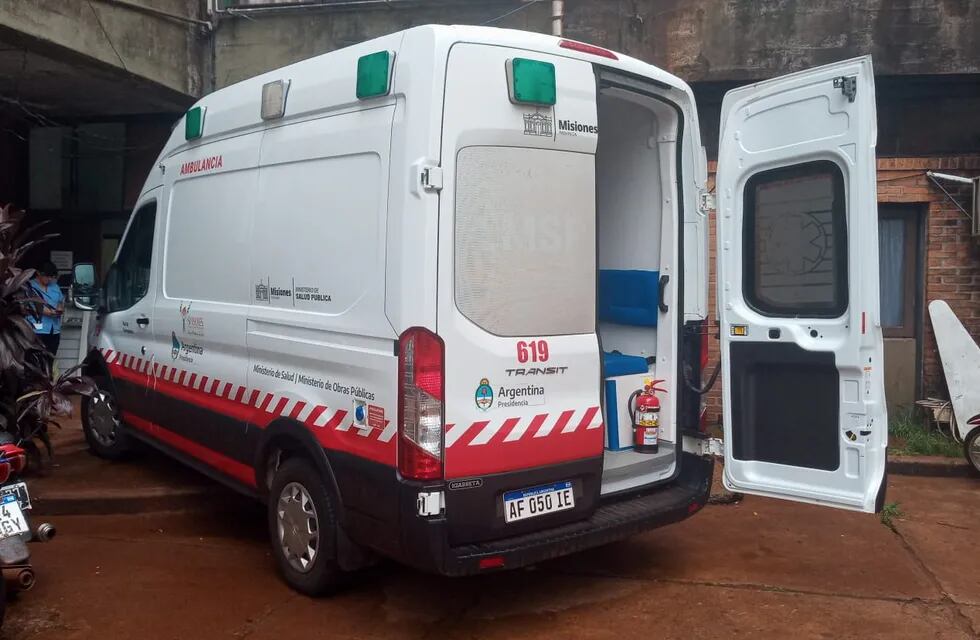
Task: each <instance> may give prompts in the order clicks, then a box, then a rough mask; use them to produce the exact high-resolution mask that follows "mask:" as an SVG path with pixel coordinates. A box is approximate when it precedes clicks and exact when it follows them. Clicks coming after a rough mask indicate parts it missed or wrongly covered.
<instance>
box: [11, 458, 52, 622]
mask: <svg viewBox="0 0 980 640" xmlns="http://www.w3.org/2000/svg"><path fill="white" fill-rule="evenodd" d="M26 466H27V453H26V452H25V451H24V450H23V449H21V448H20V447H18V446H17V445H15V444H13V443H8V444H0V573H2V577H3V579H2V580H0V627H2V626H3V619H4V614H5V613H6V607H7V599H8V597H10V596H13V595H15V594H16V593H18V592H21V591H28V590H29V589H30V588H31V587H33V586H34V568H33V567H32V566H31V553H30V551H29V550H28V548H27V543H28V542H47V541H48V540H50V539H51V538H53V537H54V535H55V528H54V526H53V525H51V524H48V523H46V522H45V523H42V524H39V525H38V526H37V527H32V526H31V523H30V519H29V518H28V514H29V513H30V511H31V497H30V493H29V492H28V490H27V483H26V482H23V481H21V480H20V474H21V472H23V470H24V467H26Z"/></svg>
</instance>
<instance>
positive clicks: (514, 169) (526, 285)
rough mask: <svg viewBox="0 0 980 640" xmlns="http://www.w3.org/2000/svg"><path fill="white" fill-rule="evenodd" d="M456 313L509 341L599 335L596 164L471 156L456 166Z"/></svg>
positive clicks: (577, 156)
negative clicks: (594, 332)
mask: <svg viewBox="0 0 980 640" xmlns="http://www.w3.org/2000/svg"><path fill="white" fill-rule="evenodd" d="M455 243H456V246H455V280H456V291H455V297H456V305H457V307H458V308H459V310H460V311H461V312H462V313H463V315H465V316H466V317H467V318H469V319H470V320H471V321H473V322H474V323H475V324H477V325H478V326H480V327H482V328H483V329H485V330H486V331H489V332H490V333H493V334H496V335H500V336H540V335H564V334H576V333H591V332H593V331H594V330H595V272H596V266H595V255H596V244H595V158H594V156H592V155H590V154H582V153H571V152H567V151H552V150H545V149H522V148H514V147H467V148H465V149H462V150H461V151H460V152H459V154H458V156H457V160H456V221H455Z"/></svg>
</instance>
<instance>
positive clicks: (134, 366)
mask: <svg viewBox="0 0 980 640" xmlns="http://www.w3.org/2000/svg"><path fill="white" fill-rule="evenodd" d="M100 350H101V351H102V354H103V357H104V358H105V361H106V363H108V364H110V365H115V366H117V367H122V368H124V369H128V370H131V371H134V372H136V373H145V374H149V375H152V376H155V377H156V379H157V381H163V382H169V383H172V384H176V385H179V386H181V387H185V388H186V389H189V390H193V391H195V392H197V393H198V394H204V395H205V396H208V397H209V398H214V399H221V400H225V401H232V402H237V403H241V404H243V405H246V406H249V407H252V408H254V409H257V410H259V411H261V412H263V413H264V414H267V415H266V420H265V423H266V424H268V422H270V421H271V420H272V419H273V418H276V417H288V418H292V419H294V420H298V421H299V422H302V423H303V424H306V425H307V426H309V427H314V428H316V429H331V430H334V431H336V432H338V433H350V434H351V435H355V436H358V437H361V438H365V439H373V440H377V441H378V442H382V443H387V442H390V441H391V440H392V438H394V436H395V432H396V430H397V427H396V425H395V424H393V423H392V422H391V421H386V422H385V428H384V429H376V428H373V427H369V426H366V425H364V426H361V425H355V424H354V421H353V420H345V418H346V417H347V415H348V411H346V410H344V409H330V408H328V407H327V406H326V405H323V404H314V403H308V402H306V401H305V400H300V399H298V398H295V397H292V396H288V395H285V394H278V393H269V392H266V391H263V390H262V389H256V388H251V389H249V388H246V387H245V386H242V385H238V384H234V383H232V382H225V381H222V380H220V379H218V378H213V377H210V376H205V375H199V374H197V373H192V372H189V371H186V370H184V369H181V368H179V367H174V366H170V365H161V364H159V363H157V362H152V363H151V361H150V360H148V359H144V358H137V357H136V356H133V355H129V354H125V353H120V352H118V351H114V350H112V349H100ZM263 426H264V425H263Z"/></svg>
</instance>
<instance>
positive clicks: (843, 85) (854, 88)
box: [834, 76, 858, 102]
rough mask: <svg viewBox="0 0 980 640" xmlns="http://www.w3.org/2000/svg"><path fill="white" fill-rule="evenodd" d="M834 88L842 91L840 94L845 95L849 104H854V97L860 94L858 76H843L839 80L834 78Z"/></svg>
mask: <svg viewBox="0 0 980 640" xmlns="http://www.w3.org/2000/svg"><path fill="white" fill-rule="evenodd" d="M834 88H835V89H840V92H841V93H842V94H844V97H846V98H847V101H848V102H854V97H855V96H856V95H857V92H858V80H857V76H841V77H839V78H834Z"/></svg>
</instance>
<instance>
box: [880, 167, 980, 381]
mask: <svg viewBox="0 0 980 640" xmlns="http://www.w3.org/2000/svg"><path fill="white" fill-rule="evenodd" d="M929 170H932V171H941V172H943V173H951V174H956V175H964V176H971V177H972V176H976V175H978V174H980V155H970V156H954V157H925V158H882V159H879V160H878V201H879V202H901V203H917V204H921V205H923V207H925V208H926V211H927V213H926V220H925V225H926V229H925V233H926V237H925V264H924V274H923V276H924V280H925V305H924V306H928V304H929V303H930V302H931V301H933V300H945V301H946V302H948V303H949V306H950V307H951V308H952V309H953V311H954V312H955V313H956V315H957V316H959V319H960V321H961V322H962V323H963V325H964V326H965V327H966V329H967V331H969V332H970V335H972V336H973V337H974V338H980V238H973V237H972V236H971V235H970V220H969V219H967V217H966V216H965V215H964V214H963V212H962V211H960V210H959V209H958V208H957V207H956V205H955V204H953V203H952V202H951V201H950V199H949V198H948V197H946V195H945V194H944V193H943V192H942V190H940V189H939V188H938V187H936V185H935V184H933V183H932V182H931V181H930V180H929V179H928V178H927V177H926V175H925V172H926V171H929ZM943 186H944V187H945V188H946V190H947V191H949V192H950V194H952V195H953V196H954V197H955V198H956V200H957V202H959V203H960V204H961V205H963V206H964V207H966V208H967V210H969V207H970V199H971V197H972V196H971V193H970V189H969V187H966V188H964V187H960V186H959V185H957V184H956V183H949V182H945V183H943ZM920 311H921V315H920V318H919V322H921V324H922V328H923V345H922V347H923V349H922V359H923V362H922V383H923V385H922V390H923V394H924V395H934V396H940V397H949V396H948V393H947V391H946V382H945V378H944V377H943V371H942V364H941V362H940V360H939V352H938V351H937V349H936V338H935V336H934V335H933V333H932V322H931V321H930V320H929V313H928V311H927V310H926V309H925V308H923V309H921V310H920Z"/></svg>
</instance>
